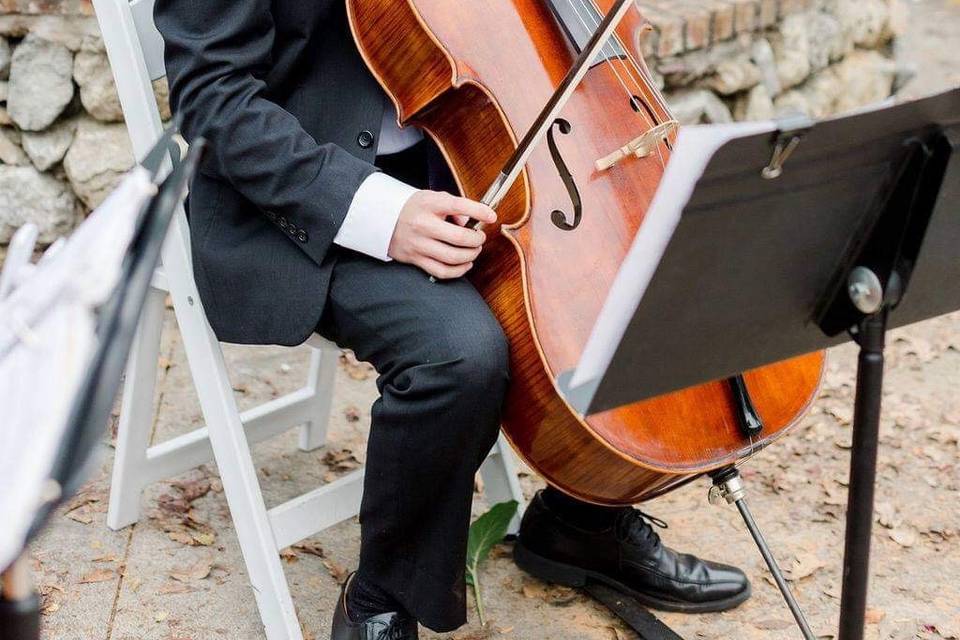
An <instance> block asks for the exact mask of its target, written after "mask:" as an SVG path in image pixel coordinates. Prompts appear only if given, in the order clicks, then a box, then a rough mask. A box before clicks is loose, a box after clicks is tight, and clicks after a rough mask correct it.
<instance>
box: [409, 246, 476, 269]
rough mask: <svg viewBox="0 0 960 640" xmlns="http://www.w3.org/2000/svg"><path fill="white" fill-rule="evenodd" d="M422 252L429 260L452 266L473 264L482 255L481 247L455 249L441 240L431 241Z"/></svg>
mask: <svg viewBox="0 0 960 640" xmlns="http://www.w3.org/2000/svg"><path fill="white" fill-rule="evenodd" d="M421 251H422V253H423V255H424V256H426V257H427V258H432V259H434V260H436V261H437V262H442V263H443V264H448V265H451V266H458V265H461V264H466V263H468V262H473V261H474V260H476V259H477V256H478V255H480V247H473V248H464V247H454V246H452V245H449V244H446V243H445V242H440V241H439V240H430V241H429V242H427V243H426V244H425V245H424V246H423V247H422V248H421Z"/></svg>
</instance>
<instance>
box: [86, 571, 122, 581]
mask: <svg viewBox="0 0 960 640" xmlns="http://www.w3.org/2000/svg"><path fill="white" fill-rule="evenodd" d="M116 577H117V574H116V573H114V571H113V569H97V570H96V571H91V572H90V573H88V574H86V575H85V576H83V577H82V578H80V584H91V583H94V582H106V581H108V580H113V579H114V578H116Z"/></svg>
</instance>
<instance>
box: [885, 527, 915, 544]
mask: <svg viewBox="0 0 960 640" xmlns="http://www.w3.org/2000/svg"><path fill="white" fill-rule="evenodd" d="M889 536H890V539H891V540H893V541H894V542H896V543H897V544H898V545H900V546H901V547H912V546H913V545H915V544H916V543H917V534H916V532H915V531H913V530H912V529H907V528H904V527H900V528H897V529H892V530H891V531H890V533H889Z"/></svg>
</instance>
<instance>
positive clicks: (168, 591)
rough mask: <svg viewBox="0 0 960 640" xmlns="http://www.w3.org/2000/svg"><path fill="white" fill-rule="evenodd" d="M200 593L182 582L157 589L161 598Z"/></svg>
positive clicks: (169, 583) (167, 584)
mask: <svg viewBox="0 0 960 640" xmlns="http://www.w3.org/2000/svg"><path fill="white" fill-rule="evenodd" d="M196 591H199V589H197V588H196V587H191V586H190V585H188V584H183V583H182V582H168V583H166V584H164V585H162V586H161V587H160V588H159V589H157V594H158V595H161V596H171V595H179V594H183V593H194V592H196Z"/></svg>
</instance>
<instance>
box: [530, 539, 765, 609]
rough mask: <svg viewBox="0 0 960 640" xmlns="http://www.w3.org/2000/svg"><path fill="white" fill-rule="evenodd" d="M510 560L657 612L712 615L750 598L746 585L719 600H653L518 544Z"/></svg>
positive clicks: (551, 578) (546, 578)
mask: <svg viewBox="0 0 960 640" xmlns="http://www.w3.org/2000/svg"><path fill="white" fill-rule="evenodd" d="M513 560H514V562H516V564H517V566H518V567H520V568H521V569H523V570H524V571H526V572H527V573H529V574H530V575H532V576H534V577H536V578H539V579H541V580H543V581H545V582H552V583H554V584H559V585H562V586H564V587H577V588H582V587H585V586H587V583H588V582H589V581H591V580H592V581H594V582H599V583H601V584H605V585H607V586H608V587H612V588H614V589H616V590H618V591H621V592H623V593H626V594H629V595H631V596H633V597H634V598H635V599H636V600H637V602H639V603H640V604H642V605H644V606H646V607H649V608H651V609H657V610H659V611H674V612H679V613H715V612H718V611H727V610H729V609H733V608H735V607H737V606H739V605H741V604H743V603H744V602H745V601H746V600H747V599H748V598H749V597H750V594H751V587H750V585H749V584H747V588H746V589H744V590H743V591H741V592H740V593H738V594H736V595H733V596H730V597H728V598H724V599H722V600H711V601H710V602H695V603H693V602H676V601H673V600H663V599H661V598H657V597H656V596H651V595H649V594H646V593H642V592H640V591H636V590H635V589H631V588H630V587H628V586H627V585H625V584H623V583H621V582H619V581H617V580H614V579H612V578H610V577H609V576H606V575H604V574H602V573H598V572H596V571H590V570H589V569H582V568H580V567H577V566H574V565H572V564H566V563H563V562H557V561H556V560H550V559H549V558H544V557H543V556H541V555H538V554H536V553H534V552H533V551H530V550H529V549H527V548H526V547H525V546H523V545H522V544H520V542H517V543H516V544H515V545H514V547H513Z"/></svg>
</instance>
